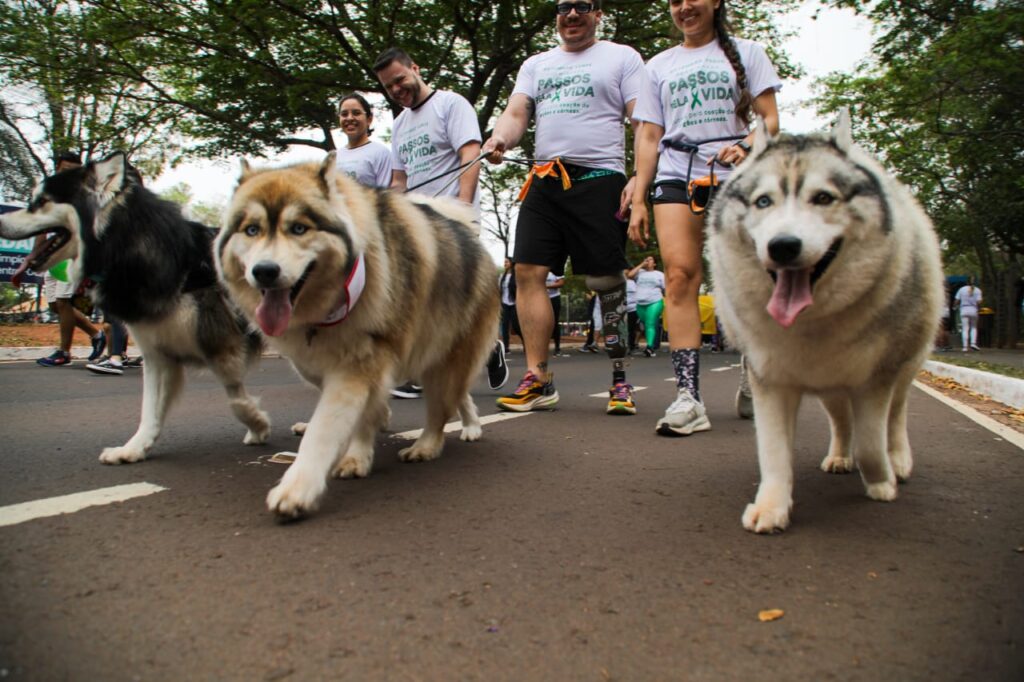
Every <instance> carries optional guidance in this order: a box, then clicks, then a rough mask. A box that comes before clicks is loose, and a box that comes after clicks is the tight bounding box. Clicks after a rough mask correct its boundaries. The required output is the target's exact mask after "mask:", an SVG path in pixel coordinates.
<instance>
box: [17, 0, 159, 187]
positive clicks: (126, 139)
mask: <svg viewBox="0 0 1024 682" xmlns="http://www.w3.org/2000/svg"><path fill="white" fill-rule="evenodd" d="M96 23H99V22H98V19H97V17H96V15H95V14H94V13H93V12H91V11H89V10H88V9H87V8H83V7H82V6H81V5H79V4H78V3H74V2H64V1H61V0H17V1H11V0H7V1H6V2H3V3H2V4H0V88H2V92H3V96H2V97H0V144H2V146H0V149H2V150H3V151H2V153H3V154H4V158H5V159H16V160H18V161H19V166H18V170H17V176H18V178H19V179H15V178H13V177H12V178H11V179H10V180H7V178H6V176H5V190H7V189H9V188H13V189H14V191H23V190H24V186H25V185H26V183H27V184H31V181H32V179H33V178H34V177H38V176H39V175H42V174H44V173H47V172H52V170H53V166H52V165H51V160H52V157H53V155H54V154H55V153H56V152H59V151H65V150H69V151H76V152H78V153H80V154H81V155H82V157H83V158H85V159H88V158H89V157H91V156H94V155H96V154H104V153H106V152H108V151H111V150H113V149H121V150H124V151H126V152H128V153H129V154H130V155H131V156H132V158H133V163H135V164H136V165H137V166H138V167H139V168H140V169H141V170H142V171H143V172H146V173H156V172H158V171H159V170H160V169H161V168H162V167H163V166H164V165H165V163H166V161H167V160H168V158H169V156H170V155H171V154H172V153H173V151H174V145H173V144H171V143H170V141H169V139H168V137H169V136H168V132H167V131H168V127H169V125H170V124H171V123H172V122H173V121H174V117H175V115H176V112H175V111H173V110H171V109H169V108H167V107H165V106H163V105H162V104H160V103H157V102H152V101H147V100H146V99H145V98H142V97H140V93H141V90H142V86H141V85H140V84H139V83H137V82H135V81H131V80H124V79H119V78H113V77H111V75H110V74H109V73H108V72H107V70H106V69H105V68H104V67H103V66H102V65H103V64H105V63H106V57H107V54H106V51H105V48H104V46H103V45H102V43H100V42H98V41H95V40H93V39H92V38H91V35H92V33H93V30H94V28H93V27H94V24H96ZM8 170H9V169H8ZM24 173H27V174H28V176H29V177H28V179H26V178H25V176H24Z"/></svg>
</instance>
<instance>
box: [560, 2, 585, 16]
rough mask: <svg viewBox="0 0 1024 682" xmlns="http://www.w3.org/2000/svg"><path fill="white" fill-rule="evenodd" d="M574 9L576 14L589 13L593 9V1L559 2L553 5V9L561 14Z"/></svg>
mask: <svg viewBox="0 0 1024 682" xmlns="http://www.w3.org/2000/svg"><path fill="white" fill-rule="evenodd" d="M573 10H576V14H590V13H591V12H593V11H594V3H592V2H560V3H558V4H557V5H555V11H556V12H558V13H559V14H561V15H563V16H564V15H566V14H569V12H572V11H573Z"/></svg>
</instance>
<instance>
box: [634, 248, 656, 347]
mask: <svg viewBox="0 0 1024 682" xmlns="http://www.w3.org/2000/svg"><path fill="white" fill-rule="evenodd" d="M629 278H630V279H632V280H635V281H636V313H637V317H639V318H640V322H641V324H643V325H644V338H645V339H646V341H647V347H646V348H644V355H646V356H647V357H649V358H653V357H654V355H655V353H654V349H655V348H656V347H657V345H658V344H657V333H658V327H659V325H658V321H659V320H660V319H661V311H662V310H664V308H665V304H664V296H665V275H664V273H662V272H661V271H660V270H658V269H657V263H656V262H655V261H654V256H648V257H647V258H644V260H643V262H642V263H640V265H638V266H636V267H635V268H633V269H632V270H630V271H629Z"/></svg>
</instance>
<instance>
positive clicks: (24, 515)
mask: <svg viewBox="0 0 1024 682" xmlns="http://www.w3.org/2000/svg"><path fill="white" fill-rule="evenodd" d="M164 490H167V488H164V487H162V486H159V485H153V484H152V483H128V484H126V485H115V486H113V487H110V488H100V489H98V490H87V491H86V492H83V493H72V494H71V495H61V496H60V497H48V498H46V499H45V500H35V501H33V502H22V503H21V504H11V505H8V506H6V507H0V526H13V525H15V524H18V523H24V522H25V521H32V520H33V519H42V518H46V517H47V516H59V515H60V514H73V513H74V512H76V511H81V510H82V509H85V508H87V507H96V506H99V505H103V504H112V503H114V502H124V501H125V500H130V499H132V498H133V497H143V496H145V495H152V494H153V493H159V492H162V491H164Z"/></svg>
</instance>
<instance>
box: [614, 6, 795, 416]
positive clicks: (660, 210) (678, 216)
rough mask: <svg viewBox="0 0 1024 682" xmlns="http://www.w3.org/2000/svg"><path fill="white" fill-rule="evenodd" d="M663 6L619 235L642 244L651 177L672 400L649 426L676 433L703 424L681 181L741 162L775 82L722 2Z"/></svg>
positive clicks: (694, 255) (695, 256)
mask: <svg viewBox="0 0 1024 682" xmlns="http://www.w3.org/2000/svg"><path fill="white" fill-rule="evenodd" d="M669 13H670V15H671V17H672V22H673V24H674V25H675V27H676V28H677V29H679V31H681V32H682V34H683V41H682V43H681V44H680V45H676V46H675V47H672V48H670V49H668V50H665V51H664V52H662V53H660V54H658V55H655V56H654V57H652V58H651V60H650V61H648V62H647V67H646V68H647V74H648V82H647V87H645V88H644V89H643V90H641V93H640V96H639V98H638V99H637V105H636V108H634V110H633V118H634V119H635V120H637V121H641V122H642V127H641V129H640V132H639V133H638V134H637V141H638V142H637V163H636V170H637V177H636V187H635V191H634V194H633V202H632V208H631V216H630V221H629V237H630V239H632V240H633V241H634V242H636V243H637V244H639V245H641V246H646V242H647V240H648V239H649V237H650V234H649V230H650V227H649V221H648V209H647V204H646V200H647V193H648V189H649V188H651V187H652V183H653V187H654V192H653V197H652V203H653V204H654V217H655V222H656V223H657V225H658V244H659V247H660V249H661V259H662V263H663V265H664V267H665V275H666V292H665V319H666V325H667V327H668V337H669V344H670V349H671V353H672V367H673V370H674V371H675V374H676V386H677V395H676V399H675V400H674V401H673V402H672V404H671V405H670V406H669V407H668V409H667V410H666V412H665V416H664V417H662V419H661V420H659V421H658V424H657V427H656V430H657V432H658V433H659V434H661V435H665V436H686V435H689V434H691V433H695V432H697V431H707V430H708V429H710V428H711V423H710V422H709V421H708V418H707V412H706V410H705V409H704V404H703V402H702V401H701V397H700V382H699V378H700V354H699V351H700V344H701V325H700V312H699V308H698V304H697V296H698V290H699V287H700V284H701V279H702V277H703V272H702V266H701V251H702V249H703V242H704V214H703V212H701V211H700V210H699V209H700V208H701V204H702V203H703V206H706V201H703V202H701V201H697V202H695V200H694V197H692V196H691V193H693V194H698V192H696V191H692V189H691V185H690V184H689V183H690V182H691V181H694V180H698V179H706V178H707V177H708V176H709V174H711V173H712V172H713V173H714V175H715V176H716V177H717V178H718V179H719V180H721V179H722V178H724V177H725V175H726V174H727V173H728V169H727V168H724V166H732V165H736V164H738V163H742V161H743V160H744V159H745V158H746V157H747V154H748V153H749V152H750V143H751V142H752V140H753V133H752V132H751V131H750V121H751V120H752V119H753V116H754V114H757V115H758V116H760V117H762V118H763V119H764V121H765V124H766V126H767V128H768V131H769V132H771V133H773V134H774V133H777V132H778V129H779V114H778V108H777V106H776V103H775V91H776V90H778V89H779V88H780V87H781V86H782V84H781V81H780V80H779V77H778V74H776V72H775V68H774V67H773V66H772V64H771V62H770V61H769V60H768V57H767V55H766V53H765V51H764V48H763V47H761V46H760V45H758V44H757V43H754V42H751V41H749V40H742V39H739V38H733V37H732V36H731V35H730V31H729V27H728V22H727V21H726V0H685V2H684V0H669ZM659 151H660V152H661V153H660V157H659ZM698 196H699V195H698ZM719 276H723V277H727V276H728V273H720V275H719Z"/></svg>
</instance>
